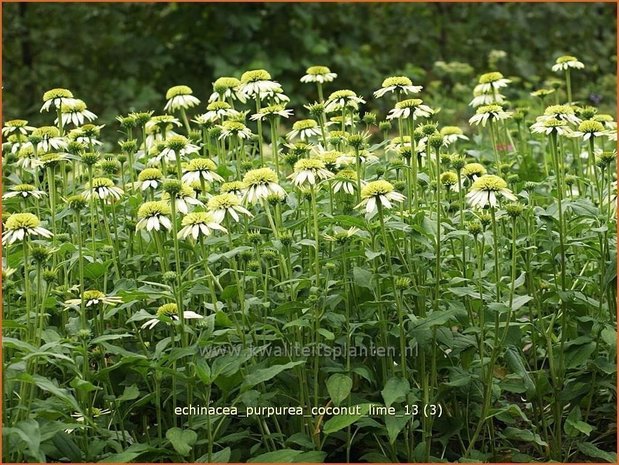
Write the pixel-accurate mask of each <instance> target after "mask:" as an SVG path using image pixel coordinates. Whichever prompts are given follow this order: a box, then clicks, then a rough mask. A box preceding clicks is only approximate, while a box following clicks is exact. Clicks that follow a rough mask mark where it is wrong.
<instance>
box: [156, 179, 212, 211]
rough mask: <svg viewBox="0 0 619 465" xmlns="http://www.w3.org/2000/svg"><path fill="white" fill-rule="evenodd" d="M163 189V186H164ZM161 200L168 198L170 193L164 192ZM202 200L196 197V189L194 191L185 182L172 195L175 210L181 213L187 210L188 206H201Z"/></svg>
mask: <svg viewBox="0 0 619 465" xmlns="http://www.w3.org/2000/svg"><path fill="white" fill-rule="evenodd" d="M164 189H165V186H164ZM162 198H163V200H169V199H170V194H169V193H168V192H164V194H163V197H162ZM203 205H204V204H203V203H202V201H200V200H198V199H197V198H196V191H194V190H193V189H192V188H191V187H189V186H188V185H187V184H185V183H182V184H181V189H180V191H178V192H177V193H176V194H175V196H174V206H175V207H176V211H178V212H181V213H182V214H183V215H185V214H187V213H188V212H189V208H190V207H191V206H203Z"/></svg>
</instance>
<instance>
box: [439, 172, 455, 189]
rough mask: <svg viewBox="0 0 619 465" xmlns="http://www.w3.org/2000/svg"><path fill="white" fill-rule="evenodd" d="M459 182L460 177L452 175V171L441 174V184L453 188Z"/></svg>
mask: <svg viewBox="0 0 619 465" xmlns="http://www.w3.org/2000/svg"><path fill="white" fill-rule="evenodd" d="M457 182H458V175H457V174H456V173H452V172H451V171H447V172H445V173H442V174H441V184H443V185H445V186H453V185H455V184H456V183H457Z"/></svg>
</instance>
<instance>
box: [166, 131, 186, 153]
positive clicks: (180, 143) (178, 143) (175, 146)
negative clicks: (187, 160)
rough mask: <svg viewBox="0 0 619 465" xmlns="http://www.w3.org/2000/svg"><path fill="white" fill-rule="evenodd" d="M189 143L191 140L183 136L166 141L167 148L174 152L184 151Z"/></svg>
mask: <svg viewBox="0 0 619 465" xmlns="http://www.w3.org/2000/svg"><path fill="white" fill-rule="evenodd" d="M188 143H189V140H188V139H187V138H186V137H185V136H181V135H176V136H171V137H168V139H167V140H166V146H167V147H168V148H170V149H172V150H182V149H184V148H185V147H186V146H187V144H188Z"/></svg>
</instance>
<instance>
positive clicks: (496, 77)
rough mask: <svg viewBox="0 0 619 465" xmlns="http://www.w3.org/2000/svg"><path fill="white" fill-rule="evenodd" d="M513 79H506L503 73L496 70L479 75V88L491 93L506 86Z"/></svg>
mask: <svg viewBox="0 0 619 465" xmlns="http://www.w3.org/2000/svg"><path fill="white" fill-rule="evenodd" d="M510 82H511V81H510V80H509V79H505V78H504V77H503V75H502V74H501V73H499V72H498V71H494V72H492V73H486V74H482V75H481V76H479V84H478V86H477V88H478V89H479V90H480V91H481V92H482V93H484V94H487V93H490V92H492V91H493V90H496V89H500V88H501V87H506V86H507V84H509V83H510Z"/></svg>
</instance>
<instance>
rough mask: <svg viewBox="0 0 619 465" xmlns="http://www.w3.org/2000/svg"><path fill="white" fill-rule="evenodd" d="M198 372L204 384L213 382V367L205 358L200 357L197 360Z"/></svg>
mask: <svg viewBox="0 0 619 465" xmlns="http://www.w3.org/2000/svg"><path fill="white" fill-rule="evenodd" d="M196 374H197V375H198V377H199V378H200V380H201V381H202V382H203V383H204V384H211V383H212V382H213V377H212V375H211V367H210V366H209V365H208V363H206V360H204V359H203V358H199V359H198V360H197V362H196Z"/></svg>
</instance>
